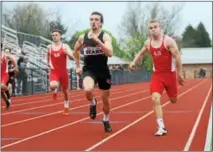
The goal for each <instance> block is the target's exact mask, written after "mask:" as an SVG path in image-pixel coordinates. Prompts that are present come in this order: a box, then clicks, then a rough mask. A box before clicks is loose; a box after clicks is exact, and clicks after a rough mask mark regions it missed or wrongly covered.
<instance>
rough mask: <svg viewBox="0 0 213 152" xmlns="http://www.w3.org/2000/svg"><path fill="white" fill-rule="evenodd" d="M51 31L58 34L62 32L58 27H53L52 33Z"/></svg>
mask: <svg viewBox="0 0 213 152" xmlns="http://www.w3.org/2000/svg"><path fill="white" fill-rule="evenodd" d="M53 32H58V33H59V34H62V32H61V30H59V29H53V30H52V33H53Z"/></svg>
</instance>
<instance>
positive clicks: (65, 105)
mask: <svg viewBox="0 0 213 152" xmlns="http://www.w3.org/2000/svg"><path fill="white" fill-rule="evenodd" d="M64 108H69V100H68V101H64Z"/></svg>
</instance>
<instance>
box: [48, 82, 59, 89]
mask: <svg viewBox="0 0 213 152" xmlns="http://www.w3.org/2000/svg"><path fill="white" fill-rule="evenodd" d="M57 87H58V82H57V81H51V82H50V89H55V88H57Z"/></svg>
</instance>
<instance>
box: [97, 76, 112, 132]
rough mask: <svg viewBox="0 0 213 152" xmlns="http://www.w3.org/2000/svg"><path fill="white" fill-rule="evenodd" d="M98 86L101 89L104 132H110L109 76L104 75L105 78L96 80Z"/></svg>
mask: <svg viewBox="0 0 213 152" xmlns="http://www.w3.org/2000/svg"><path fill="white" fill-rule="evenodd" d="M98 86H99V89H101V99H102V102H103V123H104V129H105V132H111V131H112V129H111V126H110V123H109V114H110V101H109V98H110V88H111V76H110V75H109V74H107V75H106V78H103V79H98Z"/></svg>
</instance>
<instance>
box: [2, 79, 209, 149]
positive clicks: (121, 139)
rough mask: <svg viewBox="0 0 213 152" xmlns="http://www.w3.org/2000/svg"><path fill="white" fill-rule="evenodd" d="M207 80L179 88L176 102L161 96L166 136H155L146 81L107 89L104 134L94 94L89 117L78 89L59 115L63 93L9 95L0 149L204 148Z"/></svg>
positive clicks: (3, 112) (87, 104)
mask: <svg viewBox="0 0 213 152" xmlns="http://www.w3.org/2000/svg"><path fill="white" fill-rule="evenodd" d="M211 81H212V80H211V79H191V80H187V83H186V84H185V86H184V87H180V97H179V101H178V103H177V104H171V103H170V102H168V97H167V95H166V93H164V94H163V96H162V106H163V110H164V119H165V124H166V127H167V129H168V134H167V135H166V136H163V137H155V136H154V133H155V131H156V129H157V128H156V127H157V126H156V121H155V115H154V113H153V111H152V103H151V101H150V94H149V83H137V84H126V85H119V86H113V88H112V92H111V108H112V109H111V115H110V120H111V125H112V129H113V131H112V133H105V132H104V129H103V125H102V123H101V120H102V112H101V110H102V104H101V102H100V97H99V95H100V94H99V93H100V92H99V91H98V90H96V92H95V94H96V95H97V96H98V97H97V99H98V101H99V104H98V112H99V113H98V116H97V118H96V120H90V119H89V117H88V108H89V103H88V102H87V101H86V100H85V98H84V93H83V92H82V91H71V92H70V96H71V97H70V99H71V105H70V113H69V115H68V116H63V115H62V114H61V112H62V110H63V101H62V99H63V98H62V96H60V97H59V99H58V101H52V100H51V94H43V95H33V96H25V97H15V98H13V105H12V107H11V109H10V110H9V111H8V112H5V111H4V109H2V116H1V118H2V126H1V129H2V134H1V145H2V147H1V149H2V150H10V151H18V150H19V151H20V150H21V151H40V150H43V151H64V150H69V151H75V150H78V151H85V150H88V151H89V150H101V151H104V150H114V151H118V150H119V151H121V150H140V151H143V150H147V151H148V150H153V151H157V150H170V151H171V150H173V151H182V150H196V151H203V150H204V144H205V143H204V142H205V136H206V130H207V124H208V119H209V113H210V106H211V101H212V96H211V95H212V94H211V93H210V92H211V89H212V88H211V85H212V82H211Z"/></svg>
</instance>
